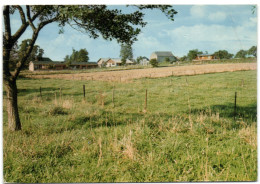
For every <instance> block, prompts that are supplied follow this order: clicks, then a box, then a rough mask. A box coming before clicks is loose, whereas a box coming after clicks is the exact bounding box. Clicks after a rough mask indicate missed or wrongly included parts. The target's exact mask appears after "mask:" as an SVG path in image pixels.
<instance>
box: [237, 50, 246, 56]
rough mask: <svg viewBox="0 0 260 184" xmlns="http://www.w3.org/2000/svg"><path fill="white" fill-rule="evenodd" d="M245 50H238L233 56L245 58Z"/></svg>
mask: <svg viewBox="0 0 260 184" xmlns="http://www.w3.org/2000/svg"><path fill="white" fill-rule="evenodd" d="M246 55H247V51H245V50H240V51H238V52H237V53H236V55H235V58H246Z"/></svg>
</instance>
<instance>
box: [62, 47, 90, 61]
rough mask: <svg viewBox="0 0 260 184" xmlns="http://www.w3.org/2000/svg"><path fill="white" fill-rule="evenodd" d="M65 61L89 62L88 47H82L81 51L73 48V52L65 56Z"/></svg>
mask: <svg viewBox="0 0 260 184" xmlns="http://www.w3.org/2000/svg"><path fill="white" fill-rule="evenodd" d="M64 61H65V62H66V63H71V62H88V61H89V57H88V51H87V49H85V48H84V49H80V50H79V51H76V50H75V49H72V54H71V55H70V56H69V55H66V56H65V58H64Z"/></svg>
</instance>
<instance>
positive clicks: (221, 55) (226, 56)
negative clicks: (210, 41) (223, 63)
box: [213, 50, 234, 59]
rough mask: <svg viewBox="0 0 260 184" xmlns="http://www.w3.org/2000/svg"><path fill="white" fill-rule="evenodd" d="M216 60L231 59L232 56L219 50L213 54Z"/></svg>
mask: <svg viewBox="0 0 260 184" xmlns="http://www.w3.org/2000/svg"><path fill="white" fill-rule="evenodd" d="M213 55H214V56H215V57H216V58H218V59H231V58H232V57H233V56H234V54H230V53H228V51H226V50H219V51H217V52H215V53H214V54H213Z"/></svg>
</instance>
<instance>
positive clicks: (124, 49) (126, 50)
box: [120, 44, 133, 65]
mask: <svg viewBox="0 0 260 184" xmlns="http://www.w3.org/2000/svg"><path fill="white" fill-rule="evenodd" d="M120 58H121V60H122V65H125V63H126V60H127V59H129V60H133V49H132V46H131V45H130V44H121V49H120Z"/></svg>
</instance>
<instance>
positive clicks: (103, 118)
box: [70, 111, 142, 129]
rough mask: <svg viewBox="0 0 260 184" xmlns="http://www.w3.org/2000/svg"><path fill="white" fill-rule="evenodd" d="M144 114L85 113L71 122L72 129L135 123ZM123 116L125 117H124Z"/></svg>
mask: <svg viewBox="0 0 260 184" xmlns="http://www.w3.org/2000/svg"><path fill="white" fill-rule="evenodd" d="M141 116H142V115H140V114H138V113H131V114H127V115H126V114H124V116H123V114H122V113H111V112H105V111H104V112H102V113H101V114H100V115H85V116H79V117H76V118H75V119H74V120H72V121H71V122H70V129H78V128H82V127H84V128H86V129H88V128H99V127H117V126H122V125H129V124H132V123H135V122H136V121H137V119H138V118H140V117H141ZM122 117H123V118H122Z"/></svg>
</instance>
